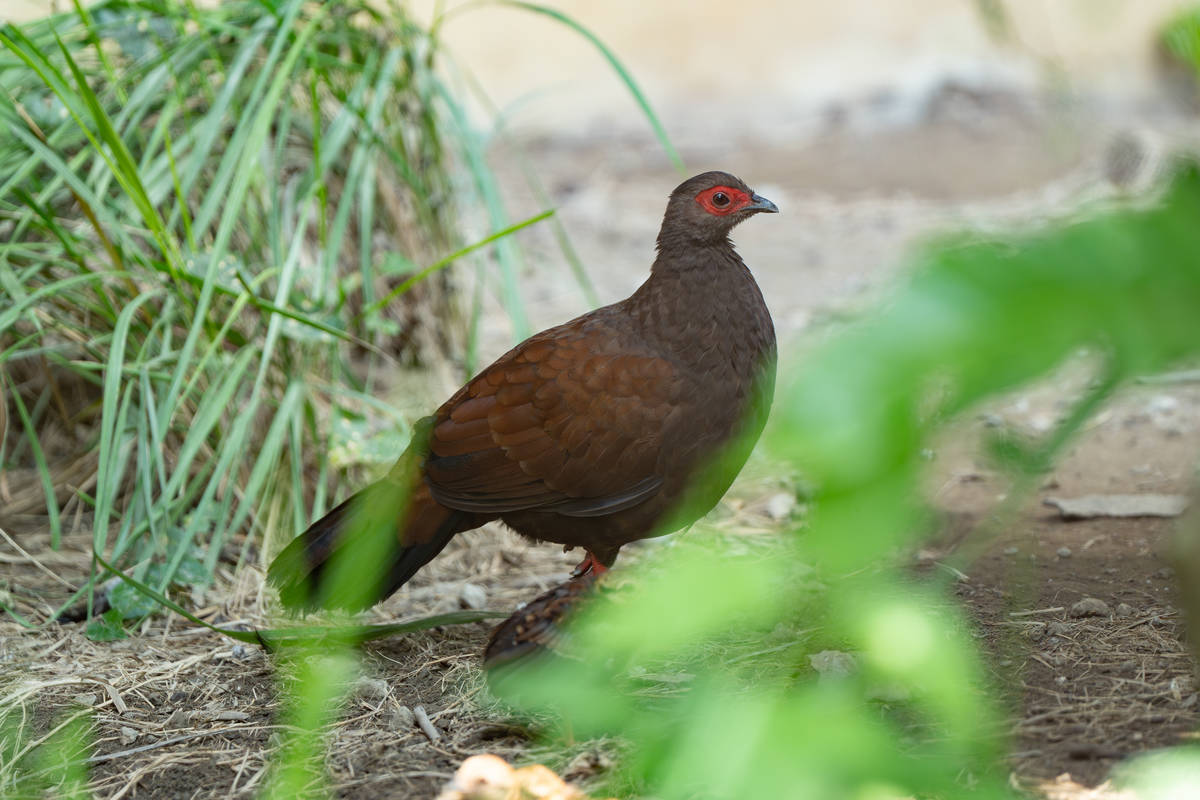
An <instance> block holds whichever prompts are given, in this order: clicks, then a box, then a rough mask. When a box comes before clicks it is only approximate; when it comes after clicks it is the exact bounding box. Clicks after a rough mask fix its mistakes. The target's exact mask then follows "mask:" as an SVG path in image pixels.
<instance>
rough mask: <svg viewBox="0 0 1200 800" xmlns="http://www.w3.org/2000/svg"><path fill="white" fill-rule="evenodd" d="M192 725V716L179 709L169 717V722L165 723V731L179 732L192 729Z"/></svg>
mask: <svg viewBox="0 0 1200 800" xmlns="http://www.w3.org/2000/svg"><path fill="white" fill-rule="evenodd" d="M191 725H192V715H191V714H189V713H187V712H186V711H184V710H183V709H182V708H177V709H175V711H174V713H172V714H171V716H169V717H167V721H166V722H164V723H163V729H164V730H168V731H172V730H179V729H180V728H190V727H191Z"/></svg>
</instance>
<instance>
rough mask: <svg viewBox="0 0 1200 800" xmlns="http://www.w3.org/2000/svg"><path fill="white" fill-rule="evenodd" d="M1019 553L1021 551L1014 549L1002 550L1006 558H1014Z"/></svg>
mask: <svg viewBox="0 0 1200 800" xmlns="http://www.w3.org/2000/svg"><path fill="white" fill-rule="evenodd" d="M1019 552H1021V551H1020V550H1018V549H1017V548H1015V547H1006V548H1004V555H1006V556H1015V555H1016V554H1017V553H1019Z"/></svg>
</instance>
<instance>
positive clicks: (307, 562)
mask: <svg viewBox="0 0 1200 800" xmlns="http://www.w3.org/2000/svg"><path fill="white" fill-rule="evenodd" d="M403 495H404V492H403V491H402V490H401V487H400V486H399V485H397V483H395V482H394V481H393V480H390V479H386V478H385V479H384V480H381V481H379V482H377V483H373V484H371V485H370V486H368V487H367V488H366V489H363V490H362V491H361V492H358V493H357V494H355V495H352V496H351V497H350V498H349V499H347V500H346V501H344V502H343V503H342V504H341V505H339V506H337V507H336V508H334V509H333V510H332V511H330V512H329V513H328V514H326V515H325V516H323V517H321V519H319V520H317V521H316V522H314V523H313V524H312V525H311V526H310V527H309V529H308V530H306V531H305V532H304V533H302V534H300V535H299V536H297V537H296V538H295V539H293V540H292V541H291V542H290V543H289V544H288V546H287V547H285V548H284V549H283V550H282V551H281V552H280V553H279V555H278V556H276V557H275V560H274V561H272V562H271V566H270V568H269V569H268V571H267V578H268V580H270V582H271V583H272V584H274V585H275V586H276V587H278V589H279V597H280V599H281V600H282V601H283V604H284V606H286V607H287V608H289V609H297V610H299V609H304V610H314V609H318V608H325V609H332V608H341V609H346V610H348V611H361V610H362V609H365V608H370V607H371V606H372V605H374V604H375V603H378V602H379V601H380V600H383V599H384V598H385V597H387V596H388V595H390V594H392V593H393V592H395V591H396V590H397V589H399V588H400V587H401V586H403V585H404V583H405V582H406V581H407V580H408V579H409V578H411V577H412V576H413V575H414V574H415V573H416V571H417V570H419V569H420V568H421V567H423V566H425V564H427V563H428V562H429V561H430V560H432V559H433V557H434V556H436V555H437V554H438V553H440V552H441V551H442V548H444V547H445V546H446V543H447V542H449V541H450V539H451V538H453V537H454V535H455V534H456V533H459V532H461V531H464V530H469V529H470V528H473V527H475V526H476V524H477V523H475V522H474V515H472V514H468V513H464V512H462V511H455V510H453V509H449V508H446V507H445V506H443V505H441V504H440V503H438V502H437V501H436V500H434V499H433V497H432V496H431V495H430V494H429V490H428V489H427V488H426V487H425V485H424V483H423V482H422V483H420V484H418V487H417V489H416V491H414V492H413V493H412V495H411V497H409V498H407V501H406V498H404V496H403Z"/></svg>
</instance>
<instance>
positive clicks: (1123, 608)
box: [1115, 603, 1134, 617]
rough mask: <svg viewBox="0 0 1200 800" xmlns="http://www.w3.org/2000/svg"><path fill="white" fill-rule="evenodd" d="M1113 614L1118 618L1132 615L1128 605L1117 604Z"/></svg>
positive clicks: (1131, 607)
mask: <svg viewBox="0 0 1200 800" xmlns="http://www.w3.org/2000/svg"><path fill="white" fill-rule="evenodd" d="M1115 613H1116V615H1117V616H1118V617H1132V616H1133V614H1134V611H1133V606H1131V605H1129V603H1118V604H1117V610H1116V612H1115Z"/></svg>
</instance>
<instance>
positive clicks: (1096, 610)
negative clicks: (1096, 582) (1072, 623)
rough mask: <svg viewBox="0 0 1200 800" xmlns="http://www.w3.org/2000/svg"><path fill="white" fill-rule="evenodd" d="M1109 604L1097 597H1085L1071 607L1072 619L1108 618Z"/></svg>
mask: <svg viewBox="0 0 1200 800" xmlns="http://www.w3.org/2000/svg"><path fill="white" fill-rule="evenodd" d="M1108 615H1109V610H1108V603H1106V602H1104V601H1103V600H1099V599H1097V598H1095V597H1085V598H1083V599H1082V600H1080V601H1079V602H1078V603H1076V604H1075V605H1073V606H1071V616H1072V617H1107V616H1108Z"/></svg>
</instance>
